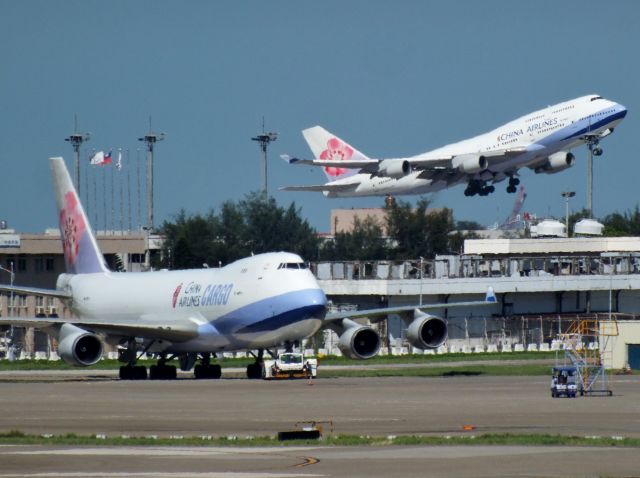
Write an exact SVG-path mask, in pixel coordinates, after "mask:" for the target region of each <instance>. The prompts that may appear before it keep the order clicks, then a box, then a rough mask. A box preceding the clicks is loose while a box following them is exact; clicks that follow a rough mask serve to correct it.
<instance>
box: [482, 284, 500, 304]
mask: <svg viewBox="0 0 640 478" xmlns="http://www.w3.org/2000/svg"><path fill="white" fill-rule="evenodd" d="M484 301H485V302H498V299H496V293H495V292H494V291H493V287H491V286H489V288H488V289H487V295H485V297H484Z"/></svg>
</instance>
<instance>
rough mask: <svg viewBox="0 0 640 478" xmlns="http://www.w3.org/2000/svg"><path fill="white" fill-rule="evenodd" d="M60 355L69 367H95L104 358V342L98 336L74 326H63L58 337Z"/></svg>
mask: <svg viewBox="0 0 640 478" xmlns="http://www.w3.org/2000/svg"><path fill="white" fill-rule="evenodd" d="M58 340H59V344H58V355H59V356H60V357H62V359H63V360H64V361H65V362H67V363H68V364H69V365H75V366H83V367H86V366H87V365H93V364H94V363H96V362H97V361H98V360H100V358H101V357H102V341H101V340H100V339H99V338H98V336H97V335H95V334H92V333H91V332H87V331H86V330H84V329H81V328H80V327H76V326H75V325H73V324H63V325H62V327H61V328H60V333H59V335H58Z"/></svg>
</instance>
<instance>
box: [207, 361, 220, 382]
mask: <svg viewBox="0 0 640 478" xmlns="http://www.w3.org/2000/svg"><path fill="white" fill-rule="evenodd" d="M209 369H210V370H211V373H210V375H209V378H213V379H214V380H217V379H219V378H220V377H222V367H220V365H218V364H214V365H210V366H209Z"/></svg>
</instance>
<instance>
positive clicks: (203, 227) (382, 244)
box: [154, 193, 640, 269]
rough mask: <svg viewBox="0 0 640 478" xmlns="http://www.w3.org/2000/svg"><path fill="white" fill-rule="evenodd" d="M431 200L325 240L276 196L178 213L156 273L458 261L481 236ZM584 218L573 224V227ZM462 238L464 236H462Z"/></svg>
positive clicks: (625, 220) (628, 224)
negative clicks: (241, 265) (249, 264)
mask: <svg viewBox="0 0 640 478" xmlns="http://www.w3.org/2000/svg"><path fill="white" fill-rule="evenodd" d="M429 205H430V202H429V200H428V199H425V198H421V199H419V200H418V201H417V204H416V206H412V205H411V204H410V203H408V202H403V201H398V202H396V201H392V202H389V203H387V204H386V205H385V207H384V209H385V219H384V221H382V222H383V223H382V224H381V223H380V222H379V221H377V220H376V219H375V218H373V217H366V218H364V219H355V220H354V223H353V227H352V229H351V230H350V231H348V232H338V233H336V234H335V236H334V237H333V238H329V239H326V238H322V237H320V236H318V233H317V231H316V230H315V229H314V228H313V227H311V225H310V224H309V222H308V221H307V220H306V219H304V218H303V217H302V215H301V210H300V209H299V208H297V207H296V205H295V203H293V202H292V203H291V204H290V205H289V206H288V207H281V206H279V205H278V204H277V203H276V201H275V199H274V198H273V197H267V196H265V195H264V194H261V193H251V194H249V195H247V196H246V197H245V198H244V199H242V200H240V201H237V202H234V201H227V202H225V203H223V204H222V206H221V208H220V210H219V211H218V212H216V211H214V210H210V211H209V212H208V213H206V214H188V213H187V212H186V211H184V210H182V211H180V212H179V213H178V214H177V215H176V216H175V218H174V219H173V220H172V221H165V222H164V223H163V224H162V226H161V227H160V228H159V230H158V232H159V233H160V234H161V235H162V236H164V243H163V249H162V254H161V255H160V257H159V258H157V259H156V261H155V264H154V266H155V267H165V268H169V269H188V268H200V267H218V266H220V265H225V264H228V263H230V262H233V261H234V260H237V259H240V258H242V257H247V256H249V255H251V254H259V253H262V252H272V251H288V252H293V253H296V254H299V255H300V256H301V257H303V258H304V259H305V260H309V261H342V260H396V259H398V260H400V259H416V258H419V257H423V258H424V259H432V258H434V257H435V256H436V255H438V254H459V253H461V252H462V247H463V244H464V240H465V239H469V238H476V237H478V236H477V235H476V234H475V233H474V232H473V230H475V229H482V226H480V225H479V224H478V223H475V222H472V221H459V222H456V221H455V220H454V217H453V211H452V210H451V209H447V208H443V209H435V210H429ZM583 217H588V215H587V212H586V211H580V212H578V213H575V214H573V215H572V216H571V217H570V223H571V224H575V222H577V221H578V220H580V219H582V218H583ZM601 222H602V223H603V224H604V225H605V229H604V234H605V236H624V235H629V236H633V235H640V209H639V208H638V206H636V208H635V209H634V210H633V211H629V212H627V213H622V214H621V213H614V214H610V215H608V216H606V217H605V218H604V219H602V220H601ZM462 231H464V232H462Z"/></svg>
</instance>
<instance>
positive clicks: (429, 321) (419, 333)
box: [407, 310, 447, 349]
mask: <svg viewBox="0 0 640 478" xmlns="http://www.w3.org/2000/svg"><path fill="white" fill-rule="evenodd" d="M414 317H415V318H414V319H413V321H412V322H411V323H410V324H409V327H408V328H407V340H408V341H409V343H410V344H411V345H413V346H414V347H416V348H419V349H437V348H438V347H440V346H441V345H442V344H443V343H444V341H445V340H447V323H446V322H445V321H444V320H442V319H441V318H440V317H435V316H433V315H429V314H424V313H422V312H420V311H419V310H416V311H415V312H414Z"/></svg>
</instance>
